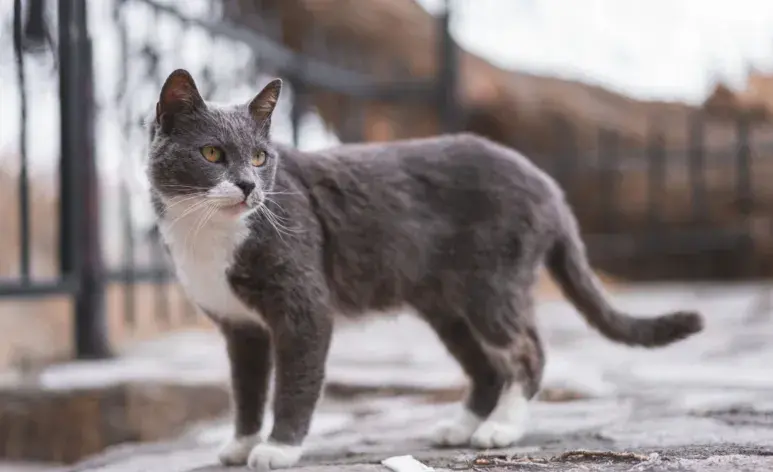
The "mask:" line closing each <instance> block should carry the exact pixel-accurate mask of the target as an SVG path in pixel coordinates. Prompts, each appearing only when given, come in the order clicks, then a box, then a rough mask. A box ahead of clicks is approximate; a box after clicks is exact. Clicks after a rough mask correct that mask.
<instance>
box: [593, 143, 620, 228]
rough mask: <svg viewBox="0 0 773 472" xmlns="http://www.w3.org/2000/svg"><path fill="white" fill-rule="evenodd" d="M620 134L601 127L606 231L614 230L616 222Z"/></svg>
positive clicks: (603, 201) (602, 204) (602, 205)
mask: <svg viewBox="0 0 773 472" xmlns="http://www.w3.org/2000/svg"><path fill="white" fill-rule="evenodd" d="M618 138H619V137H618V134H617V133H616V132H614V131H610V130H606V129H603V128H602V129H599V136H598V149H599V156H598V157H599V170H600V172H601V182H599V185H600V189H599V190H600V191H599V196H600V197H601V218H602V221H603V227H604V230H605V231H609V232H614V229H615V227H616V226H617V224H616V218H615V217H616V216H617V215H615V202H616V201H617V180H618V179H617V177H618V175H617V174H618V172H619V170H620V169H619V165H620V155H619V152H620V149H619V148H620V146H619V139H618Z"/></svg>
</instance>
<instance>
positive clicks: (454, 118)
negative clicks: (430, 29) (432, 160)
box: [437, 0, 461, 133]
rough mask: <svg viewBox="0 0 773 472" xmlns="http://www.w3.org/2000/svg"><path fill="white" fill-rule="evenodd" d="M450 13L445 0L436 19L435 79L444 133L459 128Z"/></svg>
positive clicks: (456, 60) (456, 63)
mask: <svg viewBox="0 0 773 472" xmlns="http://www.w3.org/2000/svg"><path fill="white" fill-rule="evenodd" d="M452 14H453V11H452V8H451V1H450V0H445V9H444V10H443V13H442V14H441V15H440V18H439V19H438V29H439V34H438V36H439V38H440V44H439V52H440V56H439V57H440V64H439V67H438V70H439V76H438V77H437V81H438V92H439V101H440V103H439V110H440V123H441V129H442V131H444V132H446V133H453V132H455V131H459V129H460V128H461V126H460V123H459V121H460V110H459V106H458V105H459V104H458V101H457V86H458V79H459V78H458V76H457V74H458V71H459V48H457V46H456V42H455V41H454V38H453V37H452V36H451V16H452Z"/></svg>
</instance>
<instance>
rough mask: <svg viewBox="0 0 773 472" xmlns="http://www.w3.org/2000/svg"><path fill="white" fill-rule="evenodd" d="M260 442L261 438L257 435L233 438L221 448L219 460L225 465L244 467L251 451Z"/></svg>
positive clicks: (218, 455)
mask: <svg viewBox="0 0 773 472" xmlns="http://www.w3.org/2000/svg"><path fill="white" fill-rule="evenodd" d="M259 442H260V436H258V435H257V434H253V435H250V436H242V437H240V438H231V439H229V440H228V442H226V443H225V444H224V445H223V447H222V448H220V452H219V453H218V454H217V458H218V459H220V463H221V464H223V465H244V464H246V463H247V458H248V457H249V456H250V451H252V448H253V447H255V445H256V444H258V443H259Z"/></svg>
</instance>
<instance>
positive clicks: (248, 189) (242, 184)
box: [235, 180, 255, 199]
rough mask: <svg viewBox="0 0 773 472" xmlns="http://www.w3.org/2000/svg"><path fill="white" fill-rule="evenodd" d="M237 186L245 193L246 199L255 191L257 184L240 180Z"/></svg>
mask: <svg viewBox="0 0 773 472" xmlns="http://www.w3.org/2000/svg"><path fill="white" fill-rule="evenodd" d="M235 185H236V186H237V187H239V189H240V190H241V191H242V192H243V193H244V198H245V199H246V198H247V197H249V196H250V194H251V193H252V191H253V190H255V182H250V181H249V180H240V181H238V182H236V183H235Z"/></svg>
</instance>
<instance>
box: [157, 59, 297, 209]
mask: <svg viewBox="0 0 773 472" xmlns="http://www.w3.org/2000/svg"><path fill="white" fill-rule="evenodd" d="M281 88H282V81H281V80H279V79H275V80H273V81H271V82H270V83H269V84H268V85H266V87H265V88H264V89H263V90H262V91H261V92H260V93H258V94H257V95H256V96H255V98H253V99H252V100H250V101H249V102H248V103H243V104H236V105H230V106H221V105H215V104H213V103H207V102H205V101H204V99H202V98H201V95H200V94H199V91H198V89H197V87H196V84H195V82H194V80H193V78H192V77H191V75H190V74H189V73H188V72H187V71H185V70H182V69H179V70H176V71H174V72H172V73H171V74H170V75H169V77H168V78H167V79H166V82H165V83H164V85H163V87H162V88H161V95H160V97H159V100H158V103H157V104H156V111H155V117H154V119H153V121H152V123H151V125H150V128H151V130H150V131H151V143H150V152H149V156H148V168H147V171H148V178H149V180H150V185H151V188H152V189H153V191H154V193H155V195H156V196H157V198H159V199H160V200H161V203H163V206H164V207H165V208H166V209H169V210H170V211H171V209H172V208H175V209H176V210H177V211H176V212H179V211H185V210H188V209H191V208H192V207H193V206H194V205H196V207H197V208H200V209H202V210H203V209H205V208H206V209H211V210H213V211H217V212H218V213H222V214H224V215H230V216H240V215H243V214H246V213H248V212H249V211H251V210H253V209H255V208H257V207H258V206H259V205H260V204H261V203H263V201H264V199H265V198H266V193H267V192H270V191H271V188H272V187H273V184H274V176H275V175H276V166H277V158H278V156H277V152H276V149H275V148H274V147H273V146H272V145H271V142H270V140H269V131H270V127H271V114H272V113H273V111H274V108H275V107H276V103H277V100H278V99H279V93H280V91H281Z"/></svg>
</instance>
